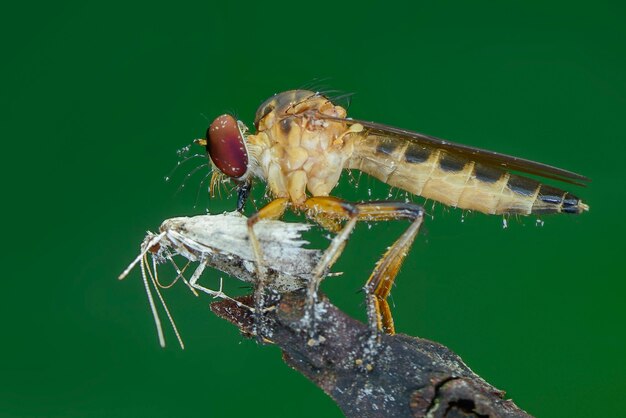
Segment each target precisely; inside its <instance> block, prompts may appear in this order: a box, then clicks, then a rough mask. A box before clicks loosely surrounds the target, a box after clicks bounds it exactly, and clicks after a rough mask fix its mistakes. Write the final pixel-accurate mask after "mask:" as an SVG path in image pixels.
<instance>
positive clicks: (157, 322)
mask: <svg viewBox="0 0 626 418" xmlns="http://www.w3.org/2000/svg"><path fill="white" fill-rule="evenodd" d="M146 258H147V255H146V254H145V253H144V254H143V257H142V259H141V277H142V278H143V285H144V287H145V288H146V295H148V302H149V303H150V310H151V311H152V317H153V318H154V325H156V329H157V334H158V336H159V344H160V345H161V347H165V337H164V336H163V327H162V326H161V320H160V319H159V313H158V312H157V310H156V306H155V304H154V299H153V298H152V292H151V291H150V285H149V284H148V277H147V276H146V266H145V263H146ZM157 292H158V290H157Z"/></svg>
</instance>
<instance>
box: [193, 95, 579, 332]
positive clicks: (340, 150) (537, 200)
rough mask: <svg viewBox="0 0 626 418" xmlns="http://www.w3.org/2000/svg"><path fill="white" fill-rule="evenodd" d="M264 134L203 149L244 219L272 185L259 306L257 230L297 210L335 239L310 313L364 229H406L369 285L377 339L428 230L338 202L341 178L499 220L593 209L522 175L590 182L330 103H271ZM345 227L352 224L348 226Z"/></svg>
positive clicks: (366, 205) (219, 127)
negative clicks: (381, 225) (232, 190)
mask: <svg viewBox="0 0 626 418" xmlns="http://www.w3.org/2000/svg"><path fill="white" fill-rule="evenodd" d="M254 127H255V128H256V133H254V134H252V133H250V132H248V129H247V128H246V126H245V125H244V124H243V123H242V122H241V121H237V120H235V118H234V117H233V116H231V115H222V116H219V117H218V118H216V119H215V120H214V121H213V122H212V123H211V125H210V127H209V129H208V130H207V132H206V136H205V138H203V139H199V140H196V143H198V144H200V145H204V146H205V147H206V151H207V156H208V157H209V159H210V160H211V162H212V165H213V167H214V169H215V170H214V175H213V179H212V183H214V182H215V181H216V179H219V178H220V177H228V178H231V179H233V180H234V181H235V182H236V183H237V184H238V185H239V197H238V202H237V210H239V211H242V210H243V208H244V205H245V202H246V199H247V197H248V194H249V192H250V188H251V184H252V181H253V180H254V179H258V180H261V181H263V182H265V183H266V184H267V188H268V190H269V194H270V195H271V197H272V200H271V201H270V202H269V203H268V204H267V205H266V206H265V207H263V208H261V209H260V210H259V211H258V212H256V213H255V214H254V215H252V216H251V217H250V218H249V220H248V224H247V225H248V232H249V235H250V240H251V242H252V246H253V250H254V256H255V259H256V261H257V266H258V269H259V272H260V278H261V280H260V281H259V283H258V289H257V294H256V296H257V297H256V300H255V305H256V307H257V309H258V308H260V307H262V298H261V297H260V296H259V295H261V294H262V291H263V286H264V285H265V280H264V279H262V278H263V277H264V273H263V272H264V271H265V270H266V268H267V267H268V266H271V263H269V262H268V260H267V259H266V257H265V256H264V249H263V246H262V245H260V243H259V240H258V237H257V233H256V228H255V224H256V223H257V222H258V221H259V220H261V219H276V218H280V217H281V216H282V215H283V213H284V212H285V210H286V209H287V208H288V207H290V208H291V209H293V210H295V211H302V212H304V213H305V214H306V215H307V216H308V217H309V218H310V219H312V220H314V221H316V222H318V223H319V224H320V225H321V226H323V227H324V228H326V229H328V230H330V231H333V232H337V233H338V234H337V235H336V237H335V239H334V240H333V242H332V243H331V245H330V247H329V248H328V249H327V250H326V252H325V253H324V255H323V257H322V261H321V262H320V264H319V265H318V266H317V267H316V269H315V271H314V277H313V280H311V281H310V283H309V285H308V305H309V306H312V305H313V304H314V303H315V300H316V298H317V290H318V286H319V284H320V281H321V280H322V278H323V277H324V276H325V275H326V273H327V272H328V271H329V269H330V268H331V266H332V265H333V263H334V262H335V260H336V259H337V258H338V257H339V255H340V254H341V252H342V250H343V248H344V246H345V245H346V241H347V239H348V237H349V235H350V233H351V232H352V230H353V229H354V227H355V224H356V223H357V222H358V221H388V220H398V219H406V220H409V221H410V222H411V223H410V226H409V227H408V228H407V229H406V231H405V232H404V233H403V234H402V235H401V236H400V237H399V238H398V239H397V240H396V241H395V242H394V243H393V245H392V246H391V247H389V249H388V250H387V251H386V252H385V253H384V254H383V256H382V258H381V259H380V260H379V261H378V262H377V264H376V267H375V268H374V270H373V272H372V273H371V275H370V277H369V279H368V281H367V282H366V284H365V287H364V289H365V293H366V298H367V304H368V319H369V322H370V325H371V327H372V329H373V331H375V332H378V331H384V332H387V333H390V334H393V333H394V326H393V318H392V315H391V310H390V308H389V304H388V302H387V297H388V296H389V293H390V290H391V287H392V285H393V282H394V280H395V278H396V275H397V273H398V271H399V269H400V267H401V265H402V262H403V260H404V257H405V255H406V254H407V252H408V251H409V249H410V247H411V245H412V243H413V241H414V239H415V237H416V235H417V233H418V231H419V228H420V225H421V223H422V220H423V216H424V211H423V209H422V207H421V206H419V205H417V204H415V203H407V202H397V201H375V202H363V203H353V202H347V201H345V200H342V199H339V198H337V197H332V196H330V193H331V192H332V190H333V189H334V188H335V186H336V185H337V183H338V181H339V177H340V175H341V173H342V171H343V170H346V169H356V170H360V171H362V172H364V173H367V174H369V175H371V176H373V177H375V178H377V179H379V180H381V181H383V182H384V183H387V184H388V185H390V186H393V187H397V188H400V189H402V190H405V191H407V192H409V193H412V194H415V195H419V196H423V197H426V198H428V199H432V200H434V201H437V202H441V203H443V204H445V205H448V206H452V207H457V208H461V209H466V210H472V211H477V212H482V213H485V214H492V215H493V214H495V215H509V214H516V215H530V214H550V213H568V214H579V213H581V212H584V211H586V210H588V208H589V207H588V206H587V205H586V204H585V203H583V202H582V201H581V200H580V199H579V198H578V197H576V196H574V195H573V194H571V193H569V192H567V191H565V190H562V189H559V188H556V187H553V186H549V185H546V184H543V183H540V182H539V181H536V180H534V179H531V178H529V177H525V176H524V174H530V175H536V176H540V177H544V178H547V179H552V180H558V181H562V182H566V183H570V184H577V185H584V183H585V182H587V181H589V179H588V178H586V177H585V176H582V175H580V174H576V173H573V172H571V171H567V170H563V169H560V168H556V167H553V166H549V165H546V164H541V163H538V162H534V161H530V160H526V159H522V158H518V157H513V156H509V155H505V154H499V153H496V152H492V151H487V150H484V149H479V148H474V147H470V146H466V145H461V144H457V143H453V142H450V141H447V140H443V139H439V138H435V137H432V136H429V135H424V134H421V133H417V132H412V131H408V130H404V129H400V128H395V127H391V126H387V125H382V124H379V123H375V122H368V121H362V120H357V119H352V118H348V117H347V114H346V110H345V109H344V108H343V107H341V106H339V105H336V104H334V103H333V102H332V101H331V100H330V99H329V98H327V97H325V96H324V95H323V94H320V93H316V92H312V91H308V90H290V91H286V92H283V93H280V94H277V95H275V96H273V97H271V98H269V99H268V100H266V101H265V102H264V103H263V104H261V106H260V107H259V108H258V110H257V112H256V116H255V120H254ZM344 222H345V223H344Z"/></svg>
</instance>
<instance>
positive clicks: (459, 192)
mask: <svg viewBox="0 0 626 418" xmlns="http://www.w3.org/2000/svg"><path fill="white" fill-rule="evenodd" d="M348 168H354V169H358V170H361V171H363V172H365V173H368V174H370V175H372V176H374V177H376V178H378V179H379V180H381V181H383V182H385V183H387V184H389V185H390V186H394V187H399V188H401V189H403V190H406V191H408V192H410V193H413V194H416V195H420V196H424V197H426V198H428V199H433V200H436V201H438V202H441V203H443V204H446V205H449V206H453V207H458V208H461V209H469V210H476V211H479V212H483V213H487V214H522V215H529V214H531V213H532V214H543V213H581V212H582V211H583V210H586V209H587V205H585V204H584V203H582V202H581V201H580V199H578V198H577V197H576V196H574V195H572V194H571V193H568V192H566V191H564V190H561V189H558V188H556V187H552V186H548V185H545V184H541V183H539V182H538V181H535V180H532V179H529V178H526V177H521V176H517V175H514V174H511V173H509V172H507V171H505V170H503V169H499V168H494V167H491V166H487V165H484V164H480V163H478V162H475V161H471V160H469V159H466V158H462V157H458V156H453V155H451V154H449V153H447V152H446V151H444V150H442V149H437V148H431V147H426V146H423V145H421V144H418V143H415V142H411V141H408V140H406V139H404V138H394V137H382V136H381V137H374V138H373V137H372V136H369V137H368V138H367V140H363V141H357V143H356V144H355V150H354V154H353V155H352V158H351V159H350V161H349V165H348Z"/></svg>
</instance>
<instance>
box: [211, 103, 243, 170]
mask: <svg viewBox="0 0 626 418" xmlns="http://www.w3.org/2000/svg"><path fill="white" fill-rule="evenodd" d="M206 139H207V141H206V150H207V153H208V154H209V157H210V158H211V161H213V164H215V166H216V167H217V168H218V170H220V171H221V172H222V173H224V174H226V175H227V176H229V177H233V178H239V177H242V176H243V175H244V174H246V172H247V171H248V151H247V150H246V143H245V141H244V139H243V134H242V133H241V131H240V130H239V126H238V125H237V120H235V118H234V117H232V116H231V115H222V116H219V117H218V118H216V119H215V120H214V121H213V123H211V126H209V129H207V131H206Z"/></svg>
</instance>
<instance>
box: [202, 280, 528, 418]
mask: <svg viewBox="0 0 626 418" xmlns="http://www.w3.org/2000/svg"><path fill="white" fill-rule="evenodd" d="M245 298H249V296H248V297H245ZM272 298H274V299H275V300H274V303H275V306H276V309H274V310H272V311H270V312H269V313H267V314H266V319H267V324H266V325H267V326H268V328H269V329H270V330H271V339H272V341H273V342H274V343H275V344H277V345H278V346H279V347H280V348H281V349H282V350H283V359H284V361H285V362H286V363H287V364H288V365H289V366H291V367H292V368H294V369H296V370H297V371H299V372H300V373H302V374H303V375H304V376H306V377H307V378H309V379H310V380H311V381H313V382H314V383H315V384H316V385H317V386H319V387H320V388H321V389H322V390H323V391H324V392H326V393H327V394H328V395H329V396H331V397H332V398H333V399H334V400H335V401H336V402H337V405H338V406H339V407H340V408H341V410H342V411H343V413H344V414H345V415H346V416H347V417H361V418H365V417H424V416H429V417H471V416H474V417H484V416H489V417H529V415H528V414H526V412H524V411H522V410H521V409H519V408H518V407H517V406H516V405H515V404H514V403H513V402H512V401H511V400H504V399H503V397H504V392H502V391H500V390H498V389H496V388H494V387H493V386H491V385H489V384H488V383H487V382H485V381H484V380H483V379H482V378H481V377H480V376H478V375H476V374H475V373H474V372H472V371H471V370H470V369H469V367H467V366H466V365H465V363H463V361H462V360H461V358H460V357H459V356H457V355H456V354H454V353H453V352H452V351H450V350H449V349H448V348H446V347H444V346H443V345H441V344H438V343H436V342H433V341H429V340H425V339H422V338H415V337H410V336H407V335H402V334H397V335H394V336H388V335H385V336H383V337H382V340H381V341H380V343H379V345H378V354H377V355H376V356H375V357H374V361H373V368H372V369H371V371H367V370H365V368H364V367H363V364H362V363H361V362H362V359H363V358H364V355H363V354H364V352H365V351H366V350H367V340H368V337H369V335H370V334H369V327H368V326H366V325H365V324H363V323H361V322H359V321H357V320H355V319H353V318H351V317H349V316H347V315H346V314H344V313H343V312H342V311H340V310H339V309H338V308H337V307H335V306H334V305H332V304H331V303H330V302H329V301H328V300H327V299H326V298H322V301H321V302H320V303H319V304H318V306H316V310H318V311H319V310H323V311H324V312H325V314H324V315H323V317H321V318H320V320H319V322H318V323H317V324H316V337H317V339H318V340H322V341H323V342H322V343H320V344H316V345H311V344H310V337H309V332H308V330H307V329H305V328H304V329H303V327H302V321H301V320H302V314H303V306H304V294H303V292H302V291H296V292H290V293H284V294H278V295H277V294H274V295H272ZM276 299H277V301H276ZM244 300H245V299H244ZM211 310H212V311H213V312H214V313H215V314H217V315H218V316H220V317H221V318H224V319H226V320H228V321H230V322H232V323H234V324H235V325H236V326H237V327H238V328H239V329H240V330H241V331H242V333H244V334H245V335H248V336H251V335H252V334H253V325H254V324H253V319H252V316H251V314H250V312H249V311H247V310H245V309H241V308H240V307H238V306H237V305H236V304H234V303H233V302H231V301H220V302H216V303H214V304H212V305H211ZM320 336H321V337H322V338H319V337H320Z"/></svg>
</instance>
